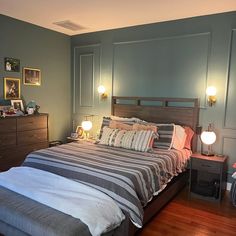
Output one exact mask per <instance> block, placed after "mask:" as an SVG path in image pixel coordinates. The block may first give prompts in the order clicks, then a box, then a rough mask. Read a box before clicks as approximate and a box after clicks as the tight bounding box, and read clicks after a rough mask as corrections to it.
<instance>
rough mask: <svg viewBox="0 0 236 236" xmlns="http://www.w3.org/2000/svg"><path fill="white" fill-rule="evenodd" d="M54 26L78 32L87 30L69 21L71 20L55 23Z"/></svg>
mask: <svg viewBox="0 0 236 236" xmlns="http://www.w3.org/2000/svg"><path fill="white" fill-rule="evenodd" d="M53 24H54V25H58V26H61V27H63V28H65V29H69V30H72V31H78V30H83V29H85V27H83V26H81V25H78V24H76V23H73V22H72V21H69V20H65V21H59V22H54V23H53Z"/></svg>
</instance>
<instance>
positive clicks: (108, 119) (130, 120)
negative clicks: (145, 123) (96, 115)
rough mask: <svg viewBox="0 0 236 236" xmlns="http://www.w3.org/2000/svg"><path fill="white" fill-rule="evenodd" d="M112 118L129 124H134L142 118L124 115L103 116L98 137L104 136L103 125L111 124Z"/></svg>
mask: <svg viewBox="0 0 236 236" xmlns="http://www.w3.org/2000/svg"><path fill="white" fill-rule="evenodd" d="M111 120H115V121H119V122H120V123H123V124H127V125H133V124H134V123H136V122H138V121H139V122H140V121H141V120H140V119H138V118H135V117H133V118H124V117H118V116H111V117H103V119H102V124H101V128H100V133H99V136H98V139H100V138H101V137H102V132H103V127H104V126H109V124H110V122H111Z"/></svg>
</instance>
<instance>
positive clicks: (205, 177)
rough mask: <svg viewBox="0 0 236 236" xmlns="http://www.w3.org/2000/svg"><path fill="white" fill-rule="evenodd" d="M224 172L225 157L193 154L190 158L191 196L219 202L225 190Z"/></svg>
mask: <svg viewBox="0 0 236 236" xmlns="http://www.w3.org/2000/svg"><path fill="white" fill-rule="evenodd" d="M226 170H227V156H204V155H201V154H199V153H193V154H192V155H191V158H190V181H189V191H190V193H191V195H194V196H198V197H200V198H204V199H209V200H216V201H220V200H221V198H222V197H223V195H224V192H225V190H226V175H227V171H226Z"/></svg>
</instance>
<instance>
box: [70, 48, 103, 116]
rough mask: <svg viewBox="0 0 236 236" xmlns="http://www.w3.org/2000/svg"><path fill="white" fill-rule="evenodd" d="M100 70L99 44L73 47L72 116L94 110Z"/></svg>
mask: <svg viewBox="0 0 236 236" xmlns="http://www.w3.org/2000/svg"><path fill="white" fill-rule="evenodd" d="M100 70H101V69H100V44H92V45H84V46H76V47H74V58H73V114H79V113H82V114H83V113H88V112H87V111H88V110H89V111H90V112H91V111H92V110H93V109H94V108H95V106H96V104H97V101H96V100H97V96H96V86H97V84H98V83H99V81H100V77H101V76H100ZM90 112H89V113H90Z"/></svg>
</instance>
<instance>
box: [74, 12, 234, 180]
mask: <svg viewBox="0 0 236 236" xmlns="http://www.w3.org/2000/svg"><path fill="white" fill-rule="evenodd" d="M71 42H72V43H71V50H72V60H73V70H72V72H73V75H72V81H73V82H72V83H73V88H74V93H73V94H74V95H73V101H74V102H73V119H74V120H75V122H77V123H78V124H79V123H80V121H81V120H82V119H83V117H84V114H94V115H96V116H95V117H101V116H103V115H109V114H110V112H111V96H112V95H114V96H156V97H160V96H166V97H189V98H191V97H197V98H199V99H200V101H201V110H200V121H199V123H200V125H202V126H203V128H204V129H206V128H207V126H208V124H209V123H213V124H214V127H215V131H216V134H217V142H216V143H215V144H214V146H213V149H214V150H215V151H216V152H217V153H224V154H227V155H229V169H228V174H229V176H230V174H231V173H232V171H233V169H232V167H231V165H232V163H233V162H236V150H235V146H236V108H235V103H236V101H235V100H236V98H235V86H236V66H235V65H236V64H235V62H236V12H230V13H225V14H217V15H211V16H203V17H195V18H189V19H183V20H176V21H169V22H162V23H157V24H148V25H142V26H136V27H129V28H123V29H117V30H108V31H102V32H95V33H89V34H84V35H77V36H73V37H72V40H71ZM88 81H90V82H88ZM100 83H102V84H104V85H105V87H106V88H107V90H108V94H109V98H108V100H106V101H102V100H100V99H99V96H98V94H97V91H96V90H97V86H98V84H100ZM209 85H214V86H216V88H217V103H216V105H215V106H213V107H208V106H207V104H206V96H205V90H206V87H207V86H209ZM81 94H84V95H83V96H82V97H81ZM97 120H99V118H98V119H96V122H94V123H96V125H95V126H96V127H95V128H96V129H97V128H98V126H99V125H98V121H97ZM229 180H230V178H229Z"/></svg>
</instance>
